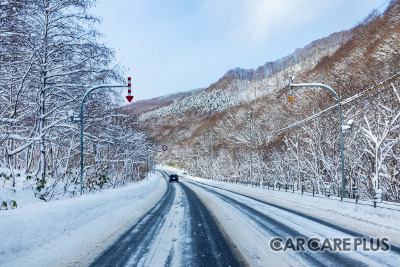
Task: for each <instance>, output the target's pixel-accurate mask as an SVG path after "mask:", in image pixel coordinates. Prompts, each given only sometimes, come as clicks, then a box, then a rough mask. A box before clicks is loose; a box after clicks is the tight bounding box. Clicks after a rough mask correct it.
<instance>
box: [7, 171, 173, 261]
mask: <svg viewBox="0 0 400 267" xmlns="http://www.w3.org/2000/svg"><path fill="white" fill-rule="evenodd" d="M166 187H167V184H166V182H165V180H164V179H163V178H162V176H161V174H158V173H156V174H155V175H153V176H150V177H149V179H148V180H143V181H141V182H139V183H133V184H131V185H128V186H126V187H121V188H115V189H107V190H103V191H102V192H98V193H95V194H88V195H84V196H81V197H76V198H66V199H61V200H52V201H49V202H44V201H41V200H37V199H33V201H31V200H32V198H30V197H29V196H28V195H25V194H26V193H25V192H18V191H17V192H15V193H14V194H21V195H20V197H19V200H20V201H21V202H20V203H22V204H23V205H22V207H19V208H18V209H12V210H7V211H5V210H2V211H0V237H1V238H0V239H1V242H0V266H81V265H88V264H89V263H91V262H92V260H93V259H94V258H95V257H96V256H97V255H99V254H100V253H101V252H102V251H103V250H104V249H106V248H107V247H108V246H109V245H111V244H112V243H113V242H114V241H115V240H116V239H117V238H118V237H119V236H120V235H121V234H122V233H123V232H124V231H126V230H127V229H128V227H130V226H132V225H133V224H134V223H135V221H137V220H138V219H139V218H140V217H141V216H142V215H143V214H144V213H145V212H146V211H148V210H149V209H150V208H151V207H153V206H154V205H155V204H156V203H157V202H158V200H159V199H160V198H161V197H162V195H163V194H164V192H165V190H166ZM3 192H4V191H3ZM30 194H32V191H30ZM3 197H5V196H4V195H3Z"/></svg>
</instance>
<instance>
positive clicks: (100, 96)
mask: <svg viewBox="0 0 400 267" xmlns="http://www.w3.org/2000/svg"><path fill="white" fill-rule="evenodd" d="M95 2H96V1H94V0H83V1H72V0H71V1H68V0H67V1H58V0H54V1H39V0H7V1H0V61H1V64H0V168H1V171H0V182H1V183H0V184H1V187H2V188H8V189H7V190H8V191H7V192H11V193H10V194H8V193H7V192H5V191H4V192H3V191H2V192H3V193H4V194H3V193H2V196H1V199H0V200H1V201H2V202H4V203H6V204H5V205H7V203H8V201H9V200H10V199H7V198H6V196H9V195H10V196H11V197H12V194H14V193H15V190H13V189H12V188H14V186H15V184H16V183H23V186H24V189H32V190H33V192H32V194H35V195H36V196H37V197H39V198H41V199H44V200H49V199H51V198H52V197H53V196H60V195H66V196H70V195H71V196H74V195H75V194H76V193H77V192H79V188H80V185H79V184H80V181H79V167H80V149H79V145H80V143H79V140H80V128H79V123H77V122H71V120H70V118H69V116H67V113H68V112H69V111H71V110H72V111H75V118H74V119H75V120H76V119H78V118H79V113H80V104H81V100H82V97H83V96H84V94H85V93H86V92H87V90H89V89H90V88H92V87H94V86H97V85H99V84H110V83H114V84H115V83H119V84H126V78H122V75H121V71H120V69H119V67H118V66H116V65H114V63H113V61H114V52H113V50H111V49H110V48H108V47H106V46H105V45H103V44H101V43H99V42H98V41H97V40H98V38H99V36H100V32H98V31H97V29H96V28H95V27H96V25H98V22H99V19H98V18H96V17H93V16H91V15H90V14H89V13H88V9H89V8H90V7H91V6H92V5H93V4H95ZM120 98H121V97H120V92H118V91H112V90H98V91H96V92H95V93H92V94H91V95H89V97H88V98H87V99H86V102H85V104H84V112H83V114H84V130H83V133H84V155H85V162H84V164H85V170H84V175H85V180H84V187H85V188H84V190H85V191H86V192H89V191H91V190H98V189H101V188H102V187H106V186H116V185H119V184H124V183H126V182H128V181H131V180H136V179H138V177H139V175H140V173H141V170H142V171H144V169H143V165H144V164H145V162H146V156H147V154H148V153H147V151H148V149H150V147H151V143H150V141H149V140H148V138H147V135H146V133H145V132H144V131H142V130H141V129H140V128H139V127H138V125H137V124H136V123H135V122H134V120H133V119H132V118H131V117H130V116H128V115H124V114H121V113H119V112H117V110H118V109H117V108H118V107H119V106H120V100H119V99H120ZM140 169H141V170H140ZM22 176H24V177H27V178H26V180H23V181H22V180H21V179H20V177H22Z"/></svg>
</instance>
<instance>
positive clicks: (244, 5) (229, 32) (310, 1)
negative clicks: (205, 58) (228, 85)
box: [203, 0, 330, 44]
mask: <svg viewBox="0 0 400 267" xmlns="http://www.w3.org/2000/svg"><path fill="white" fill-rule="evenodd" d="M327 2H330V1H321V0H231V1H227V0H205V2H204V5H203V12H204V14H205V15H206V16H207V17H208V20H209V26H210V30H211V31H213V32H214V33H219V34H222V35H223V36H225V37H229V38H230V39H232V40H240V41H249V42H252V43H261V44H262V43H265V42H266V41H267V39H268V38H269V37H270V36H271V34H272V33H274V32H278V33H282V34H284V33H285V32H286V31H288V30H290V29H292V28H293V27H295V26H298V25H301V24H303V23H305V22H307V21H311V20H313V19H315V17H317V16H320V15H321V12H323V10H324V9H325V8H326V6H327V4H328V3H327Z"/></svg>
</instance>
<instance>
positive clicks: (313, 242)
mask: <svg viewBox="0 0 400 267" xmlns="http://www.w3.org/2000/svg"><path fill="white" fill-rule="evenodd" d="M269 246H270V248H271V249H272V250H273V251H276V252H282V251H297V252H309V251H311V252H324V251H330V252H343V251H344V252H350V251H364V252H365V251H388V250H390V244H389V239H388V238H386V237H384V238H371V237H342V238H338V237H335V238H318V237H313V238H305V237H296V238H291V237H289V238H286V239H284V238H282V237H275V238H273V239H271V241H270V243H269Z"/></svg>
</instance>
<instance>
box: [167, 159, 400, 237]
mask: <svg viewBox="0 0 400 267" xmlns="http://www.w3.org/2000/svg"><path fill="white" fill-rule="evenodd" d="M163 169H166V170H170V171H174V172H176V173H181V171H179V170H176V169H173V168H169V167H164V168H163ZM181 176H182V177H183V178H187V179H188V180H192V181H197V182H201V183H205V184H208V185H212V186H216V187H218V188H221V189H226V190H230V191H232V192H236V193H239V194H242V195H245V196H249V197H252V198H255V199H259V200H262V201H265V202H268V203H271V204H274V205H277V206H280V207H284V208H288V209H291V210H294V211H297V212H301V213H303V214H306V215H310V216H312V217H315V218H318V219H321V220H323V221H327V222H330V223H334V224H337V225H340V226H343V227H345V228H348V229H352V230H354V231H357V232H360V233H363V234H367V235H370V236H374V237H387V238H389V240H390V242H391V243H394V244H397V245H400V224H399V221H400V211H398V210H391V209H388V208H380V207H377V208H374V207H373V206H372V205H360V204H355V202H346V201H343V202H341V201H340V198H335V197H330V198H327V197H323V198H321V197H312V196H311V195H308V194H303V195H302V194H299V193H292V192H285V191H284V190H281V191H278V190H268V189H266V188H265V189H264V188H260V187H255V186H251V185H242V184H233V183H228V182H222V181H215V180H210V179H204V178H198V177H193V176H189V175H181Z"/></svg>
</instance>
